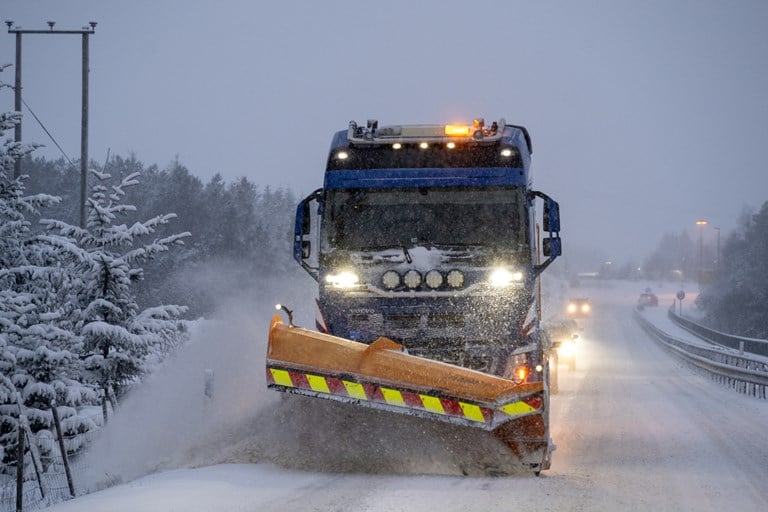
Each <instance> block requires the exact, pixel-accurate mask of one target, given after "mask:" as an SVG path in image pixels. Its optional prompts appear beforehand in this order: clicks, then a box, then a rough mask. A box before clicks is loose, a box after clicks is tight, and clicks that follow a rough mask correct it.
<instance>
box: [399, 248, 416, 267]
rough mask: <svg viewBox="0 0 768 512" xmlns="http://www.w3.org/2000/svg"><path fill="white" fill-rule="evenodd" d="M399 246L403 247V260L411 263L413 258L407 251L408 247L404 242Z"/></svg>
mask: <svg viewBox="0 0 768 512" xmlns="http://www.w3.org/2000/svg"><path fill="white" fill-rule="evenodd" d="M400 247H402V248H403V254H405V261H407V262H408V263H413V258H411V253H409V252H408V248H407V247H406V246H405V244H403V245H401V246H400Z"/></svg>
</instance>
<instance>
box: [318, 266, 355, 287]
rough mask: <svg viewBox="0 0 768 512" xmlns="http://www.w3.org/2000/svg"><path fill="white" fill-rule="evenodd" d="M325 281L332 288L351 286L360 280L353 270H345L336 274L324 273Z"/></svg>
mask: <svg viewBox="0 0 768 512" xmlns="http://www.w3.org/2000/svg"><path fill="white" fill-rule="evenodd" d="M325 282H326V283H328V284H329V285H331V286H333V287H334V288H353V287H355V286H357V284H358V283H359V282H360V278H358V277H357V274H355V273H354V272H350V271H348V270H345V271H343V272H339V273H336V274H328V275H326V276H325Z"/></svg>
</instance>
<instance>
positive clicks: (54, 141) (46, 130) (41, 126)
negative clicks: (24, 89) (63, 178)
mask: <svg viewBox="0 0 768 512" xmlns="http://www.w3.org/2000/svg"><path fill="white" fill-rule="evenodd" d="M21 102H22V103H23V104H24V106H25V107H27V110H29V113H30V114H32V117H34V118H35V121H37V124H39V125H40V128H42V129H43V131H44V132H45V134H46V135H48V138H50V139H51V141H53V143H54V144H55V145H56V147H57V148H59V151H61V154H62V155H64V158H66V159H67V162H69V165H71V166H72V167H75V164H74V163H73V162H72V160H70V158H69V157H68V156H67V154H66V153H65V152H64V150H63V149H62V148H61V146H60V145H59V143H58V142H57V141H56V139H55V138H53V135H51V132H49V131H48V128H46V127H45V125H44V124H43V122H42V121H41V120H40V118H39V117H37V114H35V111H34V110H32V109H31V108H30V106H29V105H27V102H26V101H24V99H23V98H22V100H21Z"/></svg>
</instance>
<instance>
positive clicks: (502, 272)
mask: <svg viewBox="0 0 768 512" xmlns="http://www.w3.org/2000/svg"><path fill="white" fill-rule="evenodd" d="M522 280H523V273H522V272H513V271H511V270H508V269H506V268H497V269H495V270H494V271H493V272H491V275H490V277H489V279H488V281H489V282H490V283H491V286H495V287H497V288H501V287H503V286H509V285H510V284H512V283H519V282H520V281H522Z"/></svg>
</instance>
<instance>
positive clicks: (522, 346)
mask: <svg viewBox="0 0 768 512" xmlns="http://www.w3.org/2000/svg"><path fill="white" fill-rule="evenodd" d="M531 155H532V147H531V139H530V136H529V134H528V131H527V130H526V129H525V128H524V127H522V126H518V125H510V124H506V122H505V121H504V120H503V119H502V120H500V121H498V122H493V123H492V124H491V125H490V126H487V125H486V124H485V122H484V121H483V120H482V119H476V120H474V121H473V122H472V123H471V124H462V125H450V124H449V125H392V126H379V124H378V122H377V121H373V120H371V121H368V122H367V123H366V125H365V126H363V125H358V124H357V123H355V122H354V121H353V122H350V124H349V128H348V129H347V130H343V131H339V132H337V133H336V134H335V135H334V136H333V140H332V142H331V147H330V152H329V155H328V161H327V165H326V170H325V176H324V183H323V188H321V189H318V190H316V191H314V192H313V193H312V194H310V195H309V196H307V197H306V198H305V199H304V200H303V201H301V202H300V204H299V205H298V208H297V211H296V223H295V238H294V249H293V254H294V258H295V259H296V261H297V262H298V263H299V264H300V265H301V266H302V267H303V268H304V269H305V270H306V271H307V272H309V274H310V275H312V277H313V278H314V279H315V280H316V281H317V282H318V296H317V305H318V312H319V314H318V318H317V326H318V329H319V330H321V331H324V332H327V333H330V334H333V335H335V336H339V337H343V338H348V339H352V340H356V341H360V342H364V343H371V342H373V341H375V340H376V339H377V338H379V337H382V336H384V337H387V338H390V339H393V340H395V341H397V342H398V343H400V344H402V345H403V346H404V347H405V349H406V350H407V351H408V352H409V353H411V354H415V355H419V356H423V357H428V358H430V359H435V360H439V361H443V362H446V363H449V364H455V365H459V366H463V367H467V368H472V369H476V370H480V371H483V372H486V373H490V374H494V375H500V376H511V375H512V373H513V372H515V371H517V368H520V367H526V368H528V370H527V371H528V372H529V376H528V378H531V379H535V380H539V379H541V378H542V377H541V375H539V376H538V377H537V376H536V370H534V369H535V368H536V369H538V372H539V373H540V372H541V367H542V364H543V358H544V356H543V354H542V349H541V339H540V333H539V329H538V318H537V315H536V307H535V305H536V301H537V295H536V287H535V283H536V280H537V279H538V277H539V275H540V273H541V272H542V271H543V270H544V269H545V268H546V267H547V266H548V265H549V264H550V263H551V262H552V261H553V260H554V259H555V258H556V257H557V256H559V255H560V253H561V239H560V215H559V207H558V204H557V202H555V201H554V200H552V199H551V198H550V197H548V196H547V195H546V194H543V193H541V192H538V191H535V190H533V188H532V182H531ZM538 203H542V205H543V207H542V211H541V223H539V221H538V220H537V217H536V209H535V205H537V204H538ZM540 231H543V233H540ZM539 239H541V241H540V242H539Z"/></svg>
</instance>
